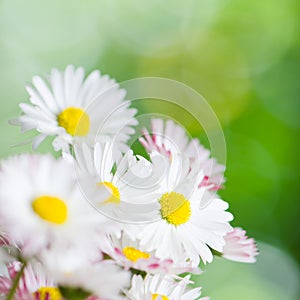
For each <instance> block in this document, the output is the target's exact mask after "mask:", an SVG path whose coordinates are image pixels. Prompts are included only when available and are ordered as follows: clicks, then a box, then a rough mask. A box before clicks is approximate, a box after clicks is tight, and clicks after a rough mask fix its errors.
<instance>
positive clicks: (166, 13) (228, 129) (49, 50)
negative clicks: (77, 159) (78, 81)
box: [0, 0, 300, 300]
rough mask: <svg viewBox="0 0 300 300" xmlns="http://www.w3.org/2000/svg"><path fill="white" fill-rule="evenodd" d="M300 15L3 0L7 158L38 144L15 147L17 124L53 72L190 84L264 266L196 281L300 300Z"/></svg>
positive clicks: (241, 293) (215, 293) (236, 267)
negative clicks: (29, 89) (203, 105)
mask: <svg viewBox="0 0 300 300" xmlns="http://www.w3.org/2000/svg"><path fill="white" fill-rule="evenodd" d="M299 22H300V6H299V0H263V1H243V0H223V1H222V0H207V1H201V0H199V1H197V0H195V1H192V0H187V1H179V0H173V1H158V0H152V1H137V0H129V1H121V0H120V1H114V0H112V1H109V0H107V1H96V0H86V1H32V0H27V1H13V0H12V1H9V0H2V1H0V49H1V51H0V64H1V68H0V80H1V89H0V99H1V102H0V104H1V110H0V116H1V121H0V130H1V148H0V156H1V157H2V158H3V157H6V156H8V155H10V154H13V153H20V152H24V151H31V149H30V146H29V145H26V146H22V147H11V145H14V144H16V143H19V142H21V141H24V139H26V138H30V135H26V137H24V136H21V135H20V133H19V130H18V128H15V127H12V126H10V125H8V120H9V119H11V118H13V117H16V116H18V115H19V113H20V110H19V108H18V103H20V102H22V101H27V99H28V97H27V94H26V92H25V89H24V85H25V83H28V82H30V81H31V78H32V76H33V75H35V74H40V75H43V74H45V73H47V72H49V70H50V69H51V68H52V67H58V68H61V69H62V68H65V66H66V65H67V64H69V63H72V64H74V65H76V66H83V67H85V68H86V70H87V71H88V72H89V71H91V70H93V69H97V68H98V69H100V70H101V71H102V73H108V74H110V75H111V76H112V77H115V78H116V79H117V80H118V81H119V82H120V81H124V80H127V79H131V78H136V77H142V76H161V77H167V78H172V79H176V80H178V81H181V82H184V83H186V84H187V85H189V86H190V87H192V88H194V89H195V90H196V91H198V92H199V93H200V94H202V95H203V96H204V97H205V99H206V100H207V101H208V102H209V103H210V105H211V106H212V108H213V109H214V111H215V112H216V114H217V116H218V118H219V120H220V122H221V124H222V127H223V130H224V134H225V137H226V143H227V151H228V153H227V158H228V159H227V171H226V178H227V183H226V189H225V190H224V191H223V192H222V196H223V198H224V199H225V200H227V201H229V202H230V210H231V211H232V212H233V213H234V215H235V220H234V225H239V226H243V227H244V228H246V229H247V231H248V233H249V235H250V236H253V237H255V238H256V239H257V240H258V241H259V247H260V250H261V255H260V257H259V258H258V262H257V264H256V265H242V264H238V263H233V262H227V261H223V260H217V261H216V263H214V264H211V265H208V266H207V267H206V268H205V274H203V275H201V276H200V277H197V278H196V281H197V282H198V283H199V284H200V285H203V286H204V288H203V293H204V294H205V295H211V296H212V299H216V300H227V299H231V300H232V299H244V300H248V299H249V300H250V299H251V300H252V299H259V300H260V299H262V300H268V299H272V300H275V299H288V300H297V299H300V296H299V295H300V294H299V263H300V252H299V244H300V231H299V207H300V202H299V194H300V191H299V186H300V184H299V159H298V156H299V148H300V146H299V144H300V143H299V132H300V121H299V108H300V104H299V103H300V99H299V94H300V93H299V92H300V84H299V78H300V24H299ZM144 109H145V110H146V111H147V110H149V111H151V109H155V107H152V108H151V107H145V108H144ZM189 129H190V130H191V132H192V133H193V134H194V135H195V136H199V137H200V138H201V137H202V136H203V133H201V132H200V131H198V130H197V129H195V128H192V127H191V128H189ZM49 149H50V142H46V143H44V144H43V146H42V147H41V151H44V152H45V151H48V150H49Z"/></svg>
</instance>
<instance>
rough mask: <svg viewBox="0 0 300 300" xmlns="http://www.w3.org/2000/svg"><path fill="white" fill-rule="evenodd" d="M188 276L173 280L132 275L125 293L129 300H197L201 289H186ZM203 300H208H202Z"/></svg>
mask: <svg viewBox="0 0 300 300" xmlns="http://www.w3.org/2000/svg"><path fill="white" fill-rule="evenodd" d="M191 283H192V282H191V281H190V275H188V276H186V277H184V278H175V277H172V276H169V275H166V276H162V275H147V276H146V278H145V279H143V278H142V277H141V276H140V275H134V276H133V278H132V281H131V288H130V290H129V291H128V292H127V293H126V296H127V297H128V299H130V300H194V299H199V297H200V295H201V288H194V289H190V290H189V289H188V284H191ZM202 299H203V300H204V299H206V300H208V298H202Z"/></svg>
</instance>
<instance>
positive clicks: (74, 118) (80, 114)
mask: <svg viewBox="0 0 300 300" xmlns="http://www.w3.org/2000/svg"><path fill="white" fill-rule="evenodd" d="M57 122H58V125H59V126H61V127H63V128H65V130H66V132H67V133H69V134H70V135H72V136H75V135H76V136H85V135H87V134H88V132H89V130H90V118H89V116H88V115H87V113H86V112H85V111H84V110H83V109H81V108H76V107H68V108H66V109H65V110H63V111H62V112H61V113H60V114H59V115H58V116H57Z"/></svg>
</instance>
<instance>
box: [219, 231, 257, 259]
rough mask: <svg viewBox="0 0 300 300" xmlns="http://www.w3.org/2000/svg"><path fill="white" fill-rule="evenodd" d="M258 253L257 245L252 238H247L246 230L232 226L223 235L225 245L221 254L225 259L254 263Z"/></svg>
mask: <svg viewBox="0 0 300 300" xmlns="http://www.w3.org/2000/svg"><path fill="white" fill-rule="evenodd" d="M257 255H258V250H257V246H256V243H255V240H254V239H253V238H250V239H249V238H248V237H247V235H246V231H245V230H243V229H241V228H238V227H236V228H234V230H233V231H232V232H229V233H227V235H226V236H225V246H224V248H223V253H222V256H223V257H224V258H226V259H229V260H233V261H238V262H244V263H254V262H256V258H255V256H257Z"/></svg>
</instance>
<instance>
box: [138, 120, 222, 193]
mask: <svg viewBox="0 0 300 300" xmlns="http://www.w3.org/2000/svg"><path fill="white" fill-rule="evenodd" d="M140 142H141V144H142V145H143V146H144V147H145V149H146V151H147V152H148V153H153V152H154V151H157V152H159V153H160V154H162V155H164V156H167V157H171V156H172V155H178V154H179V155H184V156H185V157H188V158H189V159H190V160H192V161H193V160H198V161H199V167H200V168H201V169H202V171H203V179H202V181H201V182H200V183H199V185H200V186H208V187H209V188H210V189H211V190H219V189H220V188H222V184H223V183H224V181H225V178H224V174H223V173H224V170H225V166H223V165H221V164H219V163H218V162H217V160H216V159H214V158H211V157H210V151H209V150H208V149H206V148H204V147H203V146H202V145H201V144H200V143H199V140H198V139H196V138H194V139H191V140H190V139H189V137H188V135H187V133H186V130H185V129H184V128H183V127H182V126H180V125H178V124H176V123H175V122H174V121H172V120H167V121H166V122H164V120H162V119H152V120H151V130H150V132H149V131H148V130H147V129H146V128H144V129H143V137H141V138H140Z"/></svg>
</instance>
